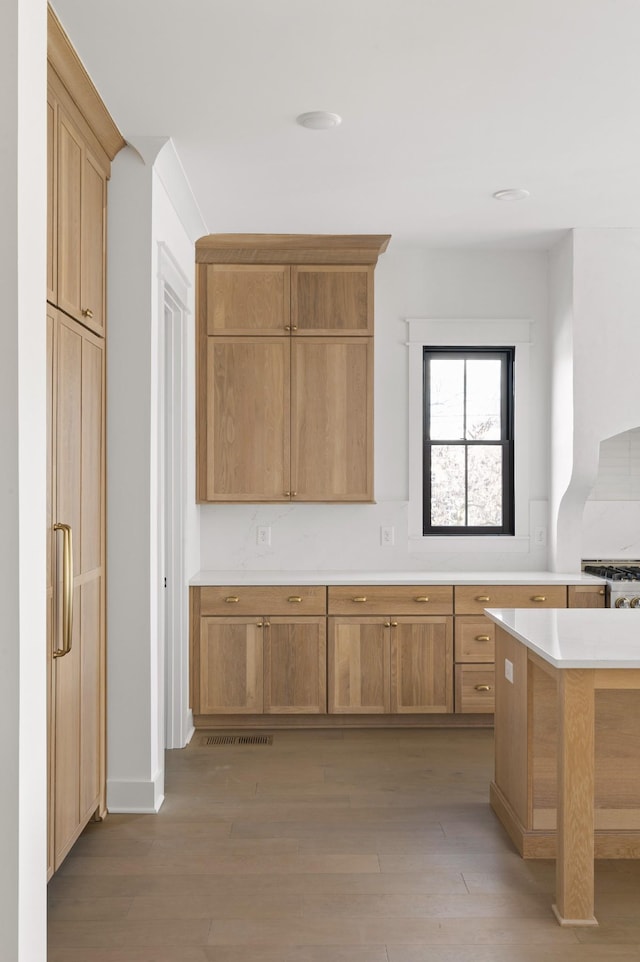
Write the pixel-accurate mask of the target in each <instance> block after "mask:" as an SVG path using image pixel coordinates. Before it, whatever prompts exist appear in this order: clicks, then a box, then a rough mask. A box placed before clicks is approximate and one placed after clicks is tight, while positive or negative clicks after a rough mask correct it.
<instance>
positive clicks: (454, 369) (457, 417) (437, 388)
mask: <svg viewBox="0 0 640 962" xmlns="http://www.w3.org/2000/svg"><path fill="white" fill-rule="evenodd" d="M429 383H430V410H429V436H430V437H431V439H432V440H436V441H439V440H442V441H445V440H446V441H456V440H458V439H460V440H462V438H463V437H464V361H463V360H460V361H451V360H441V359H438V360H436V359H434V358H432V359H431V360H430V362H429Z"/></svg>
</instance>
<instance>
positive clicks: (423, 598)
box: [413, 595, 429, 603]
mask: <svg viewBox="0 0 640 962" xmlns="http://www.w3.org/2000/svg"><path fill="white" fill-rule="evenodd" d="M413 600H414V601H423V602H425V603H426V602H427V601H428V600H429V597H428V595H418V597H417V598H414V599H413Z"/></svg>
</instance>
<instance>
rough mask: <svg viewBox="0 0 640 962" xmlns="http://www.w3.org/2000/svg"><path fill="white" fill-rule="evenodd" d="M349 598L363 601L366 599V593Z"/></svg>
mask: <svg viewBox="0 0 640 962" xmlns="http://www.w3.org/2000/svg"><path fill="white" fill-rule="evenodd" d="M351 600H352V601H360V602H363V601H366V600H367V596H366V595H359V596H358V597H357V598H352V599H351Z"/></svg>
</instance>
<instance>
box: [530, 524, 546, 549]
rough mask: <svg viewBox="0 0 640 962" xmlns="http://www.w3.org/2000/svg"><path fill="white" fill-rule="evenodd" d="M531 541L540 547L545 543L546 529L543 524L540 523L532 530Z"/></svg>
mask: <svg viewBox="0 0 640 962" xmlns="http://www.w3.org/2000/svg"><path fill="white" fill-rule="evenodd" d="M533 543H534V544H537V545H539V546H540V547H541V548H544V546H545V545H546V543H547V529H546V528H545V527H544V526H543V525H540V526H539V527H538V528H536V529H535V530H534V532H533Z"/></svg>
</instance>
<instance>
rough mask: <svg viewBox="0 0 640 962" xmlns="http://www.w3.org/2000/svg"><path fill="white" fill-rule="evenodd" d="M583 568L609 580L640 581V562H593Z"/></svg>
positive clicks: (591, 573)
mask: <svg viewBox="0 0 640 962" xmlns="http://www.w3.org/2000/svg"><path fill="white" fill-rule="evenodd" d="M583 570H584V571H586V572H587V574H590V575H597V576H598V577H599V578H606V579H607V580H608V581H640V564H636V563H635V562H631V563H629V564H606V563H605V562H593V563H589V564H585V565H584V567H583Z"/></svg>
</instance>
